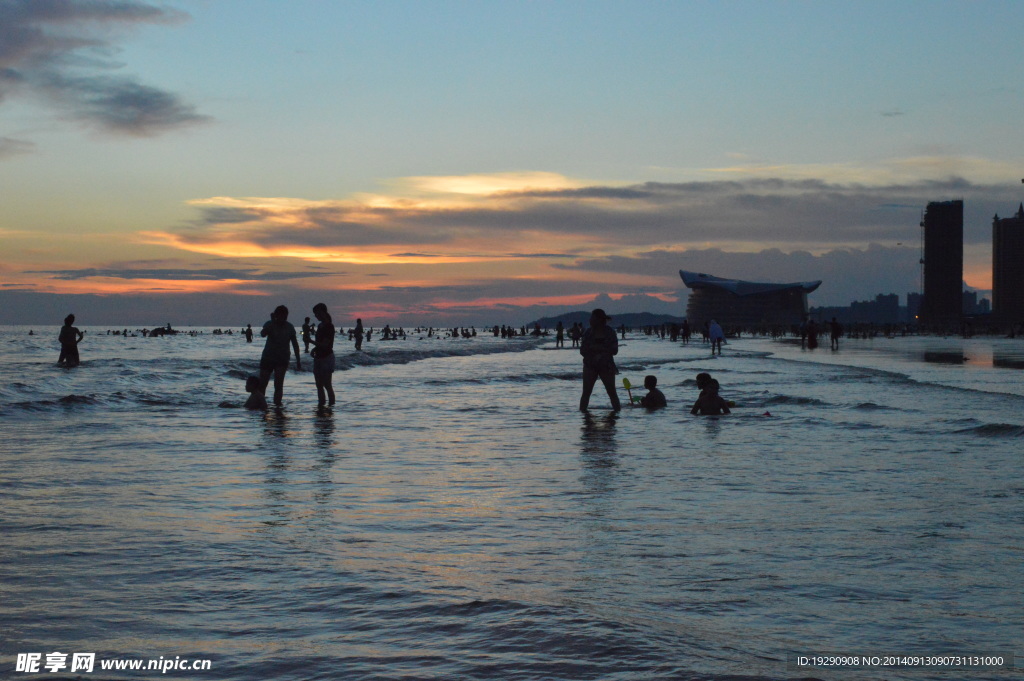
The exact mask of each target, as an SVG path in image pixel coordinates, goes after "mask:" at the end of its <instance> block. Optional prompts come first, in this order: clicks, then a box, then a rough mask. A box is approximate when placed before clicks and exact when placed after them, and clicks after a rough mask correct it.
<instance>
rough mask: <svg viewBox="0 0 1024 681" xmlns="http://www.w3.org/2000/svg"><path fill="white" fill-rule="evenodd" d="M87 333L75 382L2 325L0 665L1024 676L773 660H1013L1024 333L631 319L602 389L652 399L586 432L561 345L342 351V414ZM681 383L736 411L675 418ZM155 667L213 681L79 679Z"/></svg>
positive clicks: (373, 672)
mask: <svg viewBox="0 0 1024 681" xmlns="http://www.w3.org/2000/svg"><path fill="white" fill-rule="evenodd" d="M88 331H89V333H88V334H87V335H86V339H85V341H84V342H83V343H82V345H81V355H82V360H83V361H82V364H81V366H79V367H77V368H75V369H70V370H69V369H60V368H57V367H55V366H54V364H55V362H56V359H57V354H58V351H59V348H58V346H57V343H56V336H57V329H56V328H49V329H39V328H36V329H35V334H34V335H31V336H29V335H28V328H27V327H2V328H0V359H2V366H3V367H4V372H3V376H4V379H3V382H2V384H0V556H2V561H0V676H2V677H3V678H45V677H46V674H39V675H32V674H22V673H18V672H16V664H17V660H18V656H19V654H20V655H22V656H23V657H22V658H21V659H22V661H23V662H24V661H25V659H26V658H25V657H24V655H25V654H41V656H42V662H41V663H40V664H41V665H44V664H45V663H46V661H47V658H46V655H48V654H50V653H54V652H59V653H63V654H67V655H68V658H67V661H68V665H67V666H66V667H64V668H60V667H55V668H54V669H53V671H54V674H53V676H54V677H56V678H74V677H77V676H82V678H96V679H122V678H123V679H139V678H158V677H159V678H189V679H232V680H238V681H242V680H251V679H296V680H299V679H396V680H397V679H693V678H700V679H723V678H726V677H728V678H734V676H739V677H743V678H747V677H749V678H758V679H784V678H803V677H814V678H828V679H831V678H838V679H846V678H885V679H932V678H935V679H939V678H942V679H948V678H972V679H984V678H993V679H997V678H998V679H1003V678H1014V674H1015V673H1019V672H1012V671H1007V670H998V669H973V670H960V671H945V670H942V669H939V668H930V669H911V668H887V669H877V668H876V669H861V670H859V671H842V670H838V671H837V670H829V669H822V668H815V669H808V668H800V667H797V666H794V665H795V664H796V663H795V661H794V660H795V659H796V657H797V656H799V655H811V654H832V655H840V656H885V655H929V656H935V655H975V654H979V655H980V654H985V655H989V654H998V655H1002V656H1005V657H1007V658H1008V657H1009V656H1010V655H1012V654H1013V652H1014V651H1015V650H1017V651H1018V652H1020V632H1021V631H1022V630H1024V603H1022V593H1024V592H1022V589H1021V584H1022V582H1024V567H1022V566H1024V560H1022V558H1024V556H1022V552H1024V541H1022V540H1024V523H1022V520H1024V478H1022V466H1021V464H1022V453H1024V382H1022V378H1024V373H1022V372H1021V370H1020V369H1021V368H1022V366H1024V341H1022V340H1020V339H970V340H962V339H943V338H930V337H908V338H895V339H884V338H879V339H873V340H847V339H844V340H843V344H842V347H841V349H840V350H839V351H838V352H832V351H830V350H829V349H827V348H818V349H816V350H814V351H808V350H803V349H801V348H800V346H799V344H794V343H792V342H775V341H770V340H766V339H740V340H733V341H731V342H730V343H729V344H727V345H726V347H725V350H724V353H723V355H722V356H721V357H719V358H712V357H711V355H710V352H709V349H708V346H706V345H702V344H701V343H699V342H698V343H691V344H690V345H683V344H681V343H672V342H670V341H668V340H662V339H656V338H653V337H646V336H643V335H639V334H636V333H630V334H627V337H626V339H625V340H624V341H622V345H621V348H620V352H619V355H618V358H617V361H618V364H619V368H620V371H621V375H620V377H619V378H620V379H621V378H623V377H626V378H629V379H630V381H631V382H632V384H633V385H634V386H641V385H642V384H643V378H644V376H645V375H648V374H653V375H656V376H657V377H658V379H659V387H660V388H661V389H662V390H663V391H664V393H665V395H666V396H667V398H668V402H669V406H668V408H666V409H663V410H660V411H655V412H648V411H647V410H645V409H641V408H630V407H628V406H626V407H625V408H624V409H623V411H622V412H621V413H619V414H615V413H614V412H612V411H611V410H610V408H609V404H610V403H609V400H608V397H607V395H606V394H605V393H604V391H603V390H602V388H601V385H600V384H598V386H597V388H596V389H595V392H594V396H593V398H592V400H591V410H590V411H589V413H587V414H581V413H580V412H579V411H578V400H579V391H580V364H581V363H580V357H579V354H578V352H577V351H576V350H574V349H572V348H568V347H567V348H566V349H564V350H560V349H555V348H554V341H553V339H550V338H541V339H533V338H517V339H515V340H503V339H500V338H493V337H490V336H486V337H485V336H481V337H477V338H473V339H462V338H458V339H444V338H442V339H438V338H422V339H421V338H420V335H412V336H410V337H409V338H407V339H406V340H404V341H392V342H379V341H373V342H370V343H368V344H365V345H364V352H363V353H356V352H354V350H353V349H352V348H351V347H350V346H349V345H347V344H345V343H342V340H343V339H342V338H339V351H338V365H339V369H338V371H337V372H336V373H335V374H334V385H335V388H336V391H337V394H338V403H337V405H336V406H335V407H334V409H333V410H318V409H317V408H316V393H315V388H314V384H313V378H312V375H311V373H309V372H308V369H309V368H310V366H311V360H309V358H308V356H307V357H306V358H305V361H304V367H305V368H306V369H307V371H304V372H299V373H296V372H295V371H294V370H292V371H289V374H288V376H287V378H286V382H285V398H284V406H283V408H281V409H271V410H270V411H268V412H267V413H262V412H251V411H247V410H245V409H243V408H242V406H241V405H242V404H243V403H244V401H245V398H246V393H245V392H244V378H245V376H247V375H248V374H249V373H252V372H254V371H256V370H257V367H258V360H259V354H260V349H261V346H260V344H259V343H258V342H257V343H253V344H247V343H246V342H245V341H244V339H243V338H242V337H241V336H240V335H238V334H234V335H213V334H211V333H210V329H205V330H203V331H205V333H202V334H201V335H197V336H190V335H178V336H174V337H166V338H142V337H121V336H112V335H106V334H105V330H103V329H95V328H89V329H88ZM566 345H567V346H568V345H570V343H568V342H567V343H566ZM701 371H708V372H710V373H711V374H712V375H713V376H714V377H715V378H717V379H718V380H719V381H720V383H721V391H722V395H723V396H724V397H725V398H726V399H729V400H733V401H735V402H736V407H735V408H734V409H733V414H732V415H730V416H726V417H721V418H709V417H695V416H691V415H690V413H689V406H690V404H691V403H692V401H693V400H694V399H695V398H696V396H697V390H696V387H695V382H694V376H695V375H696V374H697V373H698V372H701ZM618 389H619V392H620V393H621V395H622V398H623V403H624V404H626V403H628V396H627V395H626V392H625V390H623V388H622V387H621V386H620V387H619V388H618ZM632 392H633V394H634V395H639V394H643V393H644V390H643V389H642V388H638V387H637V388H634V389H633V391H632ZM74 653H94V654H95V656H96V657H95V660H96V662H95V665H96V666H95V669H94V671H93V672H91V673H86V674H84V675H82V674H81V672H80V671H79V672H76V673H74V674H72V673H70V669H71V667H70V661H71V658H70V655H71V654H74ZM158 658H159V659H161V660H162V661H169V660H178V661H180V660H185V661H191V660H208V661H209V669H205V670H202V671H194V670H178V669H171V670H170V671H168V672H167V673H165V674H160V673H158V672H152V671H150V672H145V671H130V670H127V671H126V670H122V671H116V670H101V669H100V661H101V660H108V661H109V660H118V659H120V660H150V659H158ZM55 660H56V661H57V662H58V663H59V661H60V658H59V657H58V658H55ZM40 671H43V672H45V671H46V670H45V668H42V667H41V669H40Z"/></svg>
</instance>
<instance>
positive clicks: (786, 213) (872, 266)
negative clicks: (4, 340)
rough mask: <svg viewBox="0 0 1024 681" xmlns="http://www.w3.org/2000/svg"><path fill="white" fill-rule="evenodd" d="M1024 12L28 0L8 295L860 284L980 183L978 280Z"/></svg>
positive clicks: (501, 315)
mask: <svg viewBox="0 0 1024 681" xmlns="http://www.w3.org/2000/svg"><path fill="white" fill-rule="evenodd" d="M1022 20H1024V5H1021V4H1020V3H1016V2H986V3H973V2H951V3H942V4H935V3H929V2H923V1H905V2H874V1H867V2H860V3H837V2H822V3H813V4H792V3H781V2H767V3H765V2H752V1H751V2H743V1H741V2H733V3H715V4H709V3H699V2H685V1H684V2H677V3H657V4H649V3H644V4H638V3H622V2H602V1H596V0H595V1H594V2H587V3H581V2H568V1H567V2H558V3H545V4H528V3H500V2H482V3H472V4H470V3H464V2H443V1H439V2H433V3H423V4H410V3H388V2H372V3H371V2H338V3H320V2H308V1H306V0H297V1H295V2H290V3H280V2H269V1H265V0H246V2H241V1H240V0H219V1H218V2H215V3H211V2H204V1H199V0H196V1H194V2H193V1H183V0H182V1H172V2H167V3H160V4H157V3H152V2H143V1H141V0H125V1H124V2H118V3H100V2H89V1H85V0H68V2H64V3H59V4H53V3H35V2H31V1H29V0H9V1H8V2H3V3H0V74H3V75H2V76H0V183H2V186H3V187H4V211H3V214H2V216H0V323H19V322H22V321H24V322H26V323H40V322H39V321H37V318H38V317H40V316H42V315H44V314H45V315H50V314H55V315H57V317H56V318H55V319H53V320H52V323H54V324H59V321H60V318H61V317H63V315H64V314H66V313H67V312H69V311H73V309H74V308H80V309H81V310H83V311H84V310H88V311H89V312H90V314H93V315H97V317H94V319H98V318H102V319H106V320H109V321H107V322H104V323H117V322H118V320H117V319H115V318H116V317H117V315H118V314H121V315H125V316H127V315H128V314H129V312H131V314H132V315H136V314H137V315H138V316H139V317H145V316H147V315H149V314H150V312H151V313H152V316H153V317H155V319H154V320H153V321H152V322H151V323H164V322H166V321H173V322H175V323H188V322H189V321H191V320H194V319H196V318H200V317H201V318H202V323H204V324H205V323H213V324H217V323H221V322H215V321H212V320H213V318H214V317H218V316H221V315H224V314H229V313H230V314H242V313H243V312H244V313H245V314H246V318H247V319H249V318H250V315H256V318H254V319H250V320H251V321H256V320H257V319H262V318H263V317H265V316H266V314H267V313H268V312H269V310H270V309H272V308H273V307H274V306H275V305H276V304H278V303H279V302H283V303H285V304H288V305H290V306H291V307H292V308H293V309H296V310H301V309H302V308H305V307H311V306H312V304H313V303H315V302H318V301H320V300H323V301H324V302H326V303H327V304H328V305H330V306H331V308H332V310H333V311H334V312H335V316H336V317H337V318H340V319H347V318H349V317H352V318H354V317H355V316H361V317H363V318H364V319H371V320H377V321H379V322H385V321H391V320H414V319H419V320H422V321H424V322H431V321H435V320H436V321H437V322H438V323H453V324H455V323H478V324H484V323H494V322H498V323H501V322H503V321H509V322H512V321H521V320H525V319H530V318H536V317H540V316H545V315H550V314H558V313H561V312H564V311H566V310H570V309H574V308H577V307H579V306H583V305H588V304H591V303H593V301H595V300H598V301H605V302H609V303H611V304H614V305H619V304H621V305H624V306H625V305H631V304H634V303H635V304H637V305H640V304H643V305H646V306H648V307H651V308H658V307H659V306H661V309H651V310H650V311H652V312H664V313H669V311H670V310H671V311H673V313H681V312H682V311H683V310H685V289H684V287H683V286H682V284H681V282H680V281H679V279H678V274H677V272H678V270H680V269H687V270H695V271H704V272H710V273H714V274H716V275H719V276H724V277H742V278H750V279H756V280H764V281H778V282H785V281H797V280H812V279H821V280H822V281H823V284H822V286H821V288H820V289H819V290H818V291H816V292H814V294H813V295H812V296H811V301H810V302H811V305H814V306H821V305H848V304H849V303H850V302H851V301H854V300H861V299H869V298H871V297H873V296H874V295H876V294H878V293H892V292H894V293H898V294H899V295H900V296H905V295H906V293H907V292H910V291H915V290H917V289H918V288H919V279H920V270H919V267H918V264H917V263H918V260H919V258H920V243H919V228H918V222H919V221H920V216H921V212H922V211H923V210H924V208H925V206H926V205H927V204H928V203H929V202H933V201H940V202H941V201H947V200H951V199H959V198H962V199H963V200H964V280H965V281H966V282H967V283H968V284H969V285H970V286H972V287H974V288H978V289H983V290H987V289H990V288H991V285H992V284H991V279H992V234H991V224H992V216H993V215H994V214H996V213H999V214H1002V215H1008V214H1011V213H1012V212H1013V211H1014V210H1015V209H1016V207H1017V206H1018V204H1019V203H1020V201H1021V200H1022V199H1024V187H1022V185H1021V182H1020V179H1021V177H1022V175H1024V173H1022V169H1024V151H1021V150H1019V149H1017V148H1015V146H1014V145H1012V144H1009V143H1008V141H1010V140H1013V139H1016V137H1017V136H1018V134H1019V132H1018V130H1019V120H1018V118H1019V117H1018V115H1017V113H1018V112H1019V111H1020V108H1021V104H1022V103H1024V87H1022V86H1021V85H1020V84H1021V83H1024V64H1021V63H1020V60H1015V59H1012V58H1008V57H1007V56H1006V54H1005V52H1003V51H1000V50H992V49H989V46H991V45H993V44H997V45H998V44H1003V45H1011V44H1016V42H1018V40H1019V37H1018V35H1017V27H1018V26H1020V25H1022V24H1024V21H1022ZM599 296H600V297H599ZM619 301H621V303H620V302H619ZM623 311H626V310H623ZM633 311H641V310H640V309H635V310H633ZM165 317H166V319H164V318H165ZM133 318H135V317H133ZM221 318H222V319H223V322H222V323H225V324H226V323H229V322H234V321H243V320H237V319H225V318H223V317H222V316H221ZM121 321H123V322H124V323H131V320H130V319H123V320H121ZM80 322H81V323H83V324H86V325H87V324H89V323H90V319H88V315H85V314H82V315H80ZM139 323H141V320H139Z"/></svg>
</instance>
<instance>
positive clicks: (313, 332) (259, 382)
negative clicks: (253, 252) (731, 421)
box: [29, 303, 1012, 416]
mask: <svg viewBox="0 0 1024 681" xmlns="http://www.w3.org/2000/svg"><path fill="white" fill-rule="evenodd" d="M312 312H313V316H314V317H315V318H316V320H317V321H316V322H312V321H311V319H310V317H306V318H305V321H304V323H303V324H302V326H301V332H299V331H297V330H296V328H295V326H294V325H293V324H292V323H290V322H289V321H288V314H289V312H288V308H287V307H285V306H284V305H279V306H278V307H277V308H275V309H274V311H273V313H271V315H270V319H269V320H268V321H267V322H266V323H264V324H263V327H262V328H261V330H260V332H259V335H260V336H261V337H262V338H265V339H266V340H265V344H264V348H263V352H262V355H261V357H260V364H259V374H253V375H251V376H249V377H248V379H247V381H246V390H247V391H248V392H249V393H250V397H249V399H248V400H247V401H246V403H245V406H246V407H247V408H250V409H266V408H267V399H266V392H267V388H268V387H269V385H270V380H271V378H273V381H274V392H273V402H274V404H275V405H278V406H280V405H281V403H282V398H283V393H284V378H285V375H286V373H287V370H288V367H289V365H290V363H291V356H292V352H291V351H292V350H294V356H295V368H296V370H299V371H301V370H302V355H303V352H301V351H300V349H299V339H300V338H301V340H302V343H303V345H304V350H305V354H308V355H309V356H310V357H311V358H312V360H313V367H312V369H313V377H314V381H315V383H316V390H317V402H318V405H320V406H333V405H334V404H335V394H334V387H333V385H332V375H333V373H334V370H335V355H334V343H335V340H336V338H337V336H339V335H342V336H344V335H347V336H348V339H349V341H350V342H352V343H353V344H354V346H355V349H356V351H361V350H362V346H363V343H364V342H370V341H371V340H372V339H373V338H374V334H375V329H374V328H372V327H371V328H369V329H366V328H364V327H363V323H362V319H357V320H356V324H355V326H353V327H352V328H351V329H349V330H348V331H345V330H344V329H341V330H340V331H339V330H337V329H336V328H335V326H334V322H333V320H332V318H331V315H330V312H329V311H328V309H327V306H326V305H325V304H324V303H317V304H316V305H315V306H314V307H313V310H312ZM610 321H611V317H610V316H608V315H607V314H606V313H605V311H604V310H602V309H595V310H593V311H592V312H591V314H590V319H589V325H588V327H587V328H584V326H583V324H582V323H580V322H576V323H574V324H573V325H572V327H570V328H568V329H566V328H565V326H564V324H563V323H562V322H561V321H560V322H558V323H557V326H556V328H555V330H554V334H555V348H556V349H561V348H564V347H565V340H566V337H568V339H569V340H570V341H571V342H572V348H577V349H578V351H579V353H580V355H582V357H583V367H582V375H583V391H582V394H581V396H580V404H579V408H580V410H581V411H587V409H588V408H589V404H590V397H591V394H592V393H593V390H594V386H595V385H596V384H597V381H598V380H600V381H601V383H602V385H603V386H604V388H605V390H606V392H607V393H608V397H609V399H610V400H611V405H612V409H613V410H615V411H619V410H620V409H621V408H622V405H621V401H620V399H619V395H618V391H617V388H616V385H615V376H616V375H617V374H618V369H617V368H616V366H615V359H614V358H615V356H616V355H617V354H618V341H619V338H620V337H621V338H622V339H623V340H624V339H625V338H626V333H627V331H632V329H627V327H626V326H624V325H620V326H619V327H618V328H615V327H613V326H611V325H610V324H609V322H610ZM74 323H75V316H74V315H73V314H69V315H68V316H67V317H65V319H64V326H62V327H61V330H60V334H59V337H58V340H59V342H60V346H61V351H60V357H59V359H58V361H57V363H58V365H59V366H62V367H69V368H70V367H75V366H78V364H79V363H80V361H81V359H80V355H79V352H78V345H79V344H80V343H81V342H82V341H83V340H84V338H85V331H81V330H79V329H78V328H77V327H75V326H74ZM640 331H641V333H643V334H644V335H647V336H655V337H660V338H662V339H665V338H668V339H670V340H671V341H672V342H677V341H681V342H682V343H683V344H689V343H690V342H691V340H692V339H693V337H694V331H693V328H692V327H691V325H690V324H689V322H688V321H687V320H683V321H682V322H681V323H667V324H661V325H651V326H645V327H642V328H641V329H640ZM787 331H788V334H787ZM138 332H139V333H141V335H142V336H143V337H150V338H155V337H162V336H168V335H175V334H178V333H180V332H179V331H176V330H174V329H172V328H171V325H170V324H167V325H166V326H164V327H156V328H154V329H141V330H138ZM490 332H491V333H492V334H493V336H494V337H495V338H498V337H500V338H517V337H522V336H527V335H531V336H548V335H549V333H550V332H549V331H548V330H547V329H542V328H541V327H540V324H539V323H535V324H534V327H533V329H532V330H528V329H527V327H526V326H521V327H519V328H516V327H514V326H507V325H502V326H500V327H499V326H497V325H495V326H493V327H492V328H491V329H490ZM744 332H746V333H749V334H750V335H753V336H757V335H761V336H769V337H772V338H778V337H781V336H783V335H792V336H794V337H799V339H800V344H801V347H802V348H806V349H808V350H814V349H815V348H817V347H818V344H819V338H824V337H825V336H828V339H829V342H830V348H831V349H832V350H838V349H839V341H840V339H841V338H842V337H843V336H844V333H848V332H847V331H846V330H845V329H844V328H843V325H842V324H840V323H839V322H838V321H837V320H836V318H835V317H833V318H832V320H831V321H830V322H826V323H823V324H819V323H818V322H816V321H815V320H814V319H808V320H806V321H805V322H803V323H802V324H799V325H795V326H792V327H790V328H789V329H788V330H787V329H780V328H779V327H761V328H755V329H730V330H729V331H728V332H727V331H726V330H725V329H723V327H722V326H721V325H720V324H719V323H718V322H717V321H715V320H709V321H707V322H706V323H705V324H704V325H703V326H702V328H700V334H701V338H702V341H703V342H704V343H705V344H707V345H710V348H711V354H712V356H714V355H716V354H718V355H721V354H722V346H723V344H725V343H727V340H726V339H727V337H730V338H738V337H740V336H741V335H742V334H743V333H744ZM877 332H878V330H877V329H871V330H870V331H869V330H865V329H859V330H855V331H854V334H853V335H854V336H855V337H856V336H857V334H863V337H864V338H868V337H874V335H869V333H871V334H877ZM883 332H884V333H885V334H886V335H887V336H890V337H891V336H892V335H893V334H894V332H895V329H893V328H889V327H886V328H884V329H883ZM29 333H30V334H31V333H32V331H30V332H29ZM185 333H187V334H188V335H197V334H199V333H201V332H199V331H194V330H193V331H188V332H185ZM213 333H214V334H215V335H219V334H224V333H226V334H228V335H232V334H233V331H232V330H231V329H229V330H227V331H223V330H222V329H216V330H214V332H213ZM410 333H411V334H413V335H417V336H418V337H419V339H420V340H422V339H423V338H428V339H440V338H450V339H455V338H475V337H476V336H477V330H476V328H475V327H469V328H465V327H456V328H434V327H416V328H415V329H413V330H412V331H411V332H406V330H405V328H404V327H397V328H392V327H391V326H390V325H385V326H384V327H383V328H382V329H380V330H379V332H377V334H378V338H379V340H381V341H391V340H405V339H407V338H408V337H409V335H410ZM907 333H908V328H907V327H904V328H903V329H902V330H901V334H902V335H907ZM107 334H108V335H120V336H128V335H135V334H129V331H128V329H123V330H120V331H116V330H115V331H109V330H108V331H107ZM240 335H241V336H242V337H243V338H244V339H245V341H246V342H248V343H251V342H253V338H254V336H255V332H254V331H253V328H252V325H251V324H249V325H246V327H245V328H243V329H241V331H240ZM1011 335H1012V334H1011ZM696 382H697V387H698V388H699V389H700V395H699V396H698V398H697V400H696V402H695V403H694V404H693V407H692V409H691V412H692V413H693V414H702V415H712V416H717V415H721V414H728V413H730V410H729V403H728V402H727V401H726V400H724V399H723V398H722V397H721V396H720V395H719V389H720V386H719V384H718V381H716V380H715V379H713V378H711V376H710V375H708V374H707V373H701V374H698V376H697V379H696ZM625 387H626V389H627V392H629V394H630V404H631V405H634V406H642V407H646V408H649V409H658V408H662V407H664V406H666V404H667V401H666V398H665V395H664V393H662V392H661V391H660V390H659V389H658V388H657V377H655V376H647V377H646V378H645V379H644V387H645V388H646V389H647V390H648V393H647V395H646V396H644V397H637V398H634V397H633V396H632V393H631V392H630V391H629V388H630V386H629V384H628V382H626V383H625Z"/></svg>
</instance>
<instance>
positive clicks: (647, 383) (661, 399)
mask: <svg viewBox="0 0 1024 681" xmlns="http://www.w3.org/2000/svg"><path fill="white" fill-rule="evenodd" d="M644 387H645V388H647V394H646V395H644V396H643V397H641V398H640V406H641V407H647V408H648V409H660V408H662V407H664V406H666V405H667V404H668V402H667V401H666V400H665V393H663V392H661V391H660V390H658V379H657V377H655V376H647V377H645V378H644Z"/></svg>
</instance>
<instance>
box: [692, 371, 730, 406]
mask: <svg viewBox="0 0 1024 681" xmlns="http://www.w3.org/2000/svg"><path fill="white" fill-rule="evenodd" d="M697 387H698V388H700V396H699V397H698V398H697V401H696V402H694V403H693V409H691V410H690V413H691V414H700V415H702V416H719V415H721V414H731V413H732V412H731V411H729V403H728V402H726V401H725V400H723V399H722V397H721V396H720V395H719V394H718V387H719V386H718V381H716V380H715V379H713V378H711V374H707V373H700V374H697Z"/></svg>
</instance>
